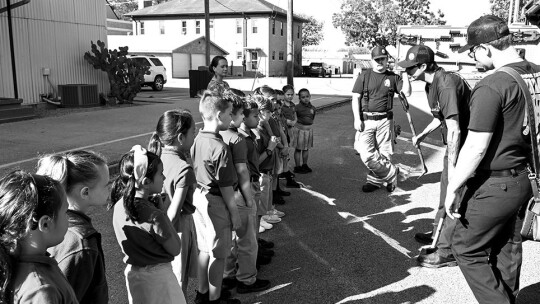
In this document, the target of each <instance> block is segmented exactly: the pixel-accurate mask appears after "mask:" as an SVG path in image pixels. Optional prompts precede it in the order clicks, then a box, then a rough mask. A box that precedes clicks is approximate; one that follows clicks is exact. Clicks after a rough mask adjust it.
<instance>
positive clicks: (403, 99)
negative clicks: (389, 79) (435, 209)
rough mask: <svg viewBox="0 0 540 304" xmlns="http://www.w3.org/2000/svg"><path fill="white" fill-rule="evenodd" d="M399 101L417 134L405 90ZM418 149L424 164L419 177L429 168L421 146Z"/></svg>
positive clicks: (413, 131)
mask: <svg viewBox="0 0 540 304" xmlns="http://www.w3.org/2000/svg"><path fill="white" fill-rule="evenodd" d="M399 101H400V102H401V105H402V106H403V111H405V114H407V119H408V120H409V125H410V126H411V132H412V135H413V136H416V130H415V129H414V125H413V122H412V118H411V114H410V113H409V102H408V101H407V97H406V96H405V94H403V92H399ZM416 150H417V151H418V156H419V157H420V164H421V165H422V171H421V172H420V175H419V176H418V178H420V177H422V176H423V175H424V174H426V173H427V172H428V169H427V167H426V163H425V162H424V155H422V150H420V146H418V147H416Z"/></svg>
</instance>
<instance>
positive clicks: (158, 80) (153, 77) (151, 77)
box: [131, 55, 167, 91]
mask: <svg viewBox="0 0 540 304" xmlns="http://www.w3.org/2000/svg"><path fill="white" fill-rule="evenodd" d="M131 60H134V61H135V62H137V63H139V64H141V65H144V66H148V68H149V69H148V70H149V71H150V74H146V75H144V84H143V86H150V87H152V89H153V90H154V91H161V90H163V86H164V85H165V84H166V83H167V73H166V69H165V67H164V66H163V63H161V61H160V60H159V58H156V57H154V56H141V55H135V56H131Z"/></svg>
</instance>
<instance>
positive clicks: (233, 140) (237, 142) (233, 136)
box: [219, 127, 248, 164]
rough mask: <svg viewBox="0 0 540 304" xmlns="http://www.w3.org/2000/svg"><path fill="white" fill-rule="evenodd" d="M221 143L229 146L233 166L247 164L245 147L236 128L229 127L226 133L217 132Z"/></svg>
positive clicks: (243, 140)
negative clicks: (221, 139) (221, 140)
mask: <svg viewBox="0 0 540 304" xmlns="http://www.w3.org/2000/svg"><path fill="white" fill-rule="evenodd" d="M219 134H220V135H221V137H222V138H223V142H224V143H226V144H227V145H229V149H230V150H231V154H232V159H233V164H240V163H247V153H248V152H247V146H246V141H245V139H244V137H243V136H242V135H240V134H239V133H238V128H235V127H229V129H228V130H226V131H221V132H219Z"/></svg>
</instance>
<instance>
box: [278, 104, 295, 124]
mask: <svg viewBox="0 0 540 304" xmlns="http://www.w3.org/2000/svg"><path fill="white" fill-rule="evenodd" d="M281 114H283V116H285V118H286V119H288V120H294V116H295V114H296V107H295V105H294V103H292V102H291V103H290V104H289V105H287V103H286V102H283V106H282V107H281Z"/></svg>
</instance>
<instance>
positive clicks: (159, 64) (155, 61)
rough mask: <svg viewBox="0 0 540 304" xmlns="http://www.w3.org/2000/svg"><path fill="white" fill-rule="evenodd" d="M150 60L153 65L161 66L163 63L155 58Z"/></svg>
mask: <svg viewBox="0 0 540 304" xmlns="http://www.w3.org/2000/svg"><path fill="white" fill-rule="evenodd" d="M150 61H152V63H153V64H154V65H155V66H163V63H161V61H160V60H159V59H157V58H150Z"/></svg>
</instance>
